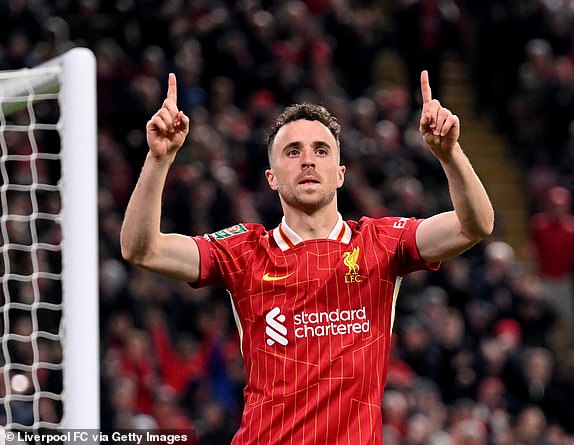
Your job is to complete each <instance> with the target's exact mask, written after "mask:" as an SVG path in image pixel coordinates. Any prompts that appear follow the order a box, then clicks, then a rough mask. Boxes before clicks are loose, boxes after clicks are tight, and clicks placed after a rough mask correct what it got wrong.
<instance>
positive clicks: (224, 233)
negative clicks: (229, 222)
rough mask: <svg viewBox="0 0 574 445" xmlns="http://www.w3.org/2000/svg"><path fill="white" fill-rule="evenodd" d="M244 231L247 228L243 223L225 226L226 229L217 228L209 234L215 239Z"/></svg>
mask: <svg viewBox="0 0 574 445" xmlns="http://www.w3.org/2000/svg"><path fill="white" fill-rule="evenodd" d="M245 232H247V228H246V227H245V226H244V225H243V224H236V225H234V226H231V227H227V228H226V229H223V230H218V231H217V232H214V233H212V234H211V236H213V237H214V238H215V239H224V238H229V237H230V236H234V235H238V234H240V233H245Z"/></svg>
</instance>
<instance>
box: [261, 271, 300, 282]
mask: <svg viewBox="0 0 574 445" xmlns="http://www.w3.org/2000/svg"><path fill="white" fill-rule="evenodd" d="M291 275H293V272H291V273H288V274H287V275H275V276H274V275H269V273H266V274H265V275H263V281H277V280H284V279H285V278H289V277H290V276H291Z"/></svg>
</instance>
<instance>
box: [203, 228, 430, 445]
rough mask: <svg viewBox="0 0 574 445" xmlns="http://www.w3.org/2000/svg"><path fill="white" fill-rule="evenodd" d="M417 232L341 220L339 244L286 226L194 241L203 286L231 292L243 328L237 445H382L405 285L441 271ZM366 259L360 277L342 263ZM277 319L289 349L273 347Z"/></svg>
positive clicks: (336, 232)
mask: <svg viewBox="0 0 574 445" xmlns="http://www.w3.org/2000/svg"><path fill="white" fill-rule="evenodd" d="M419 222H420V221H419V220H415V219H410V220H406V219H404V218H402V219H399V218H383V219H377V220H374V219H369V218H362V219H361V221H359V222H354V221H347V222H344V221H342V219H340V220H339V222H338V223H337V227H335V229H334V230H333V231H332V232H331V235H330V237H329V238H327V239H315V240H305V241H303V240H301V239H300V237H298V236H296V233H295V232H293V231H292V230H291V229H290V228H289V227H288V226H287V225H286V224H285V221H283V222H282V223H281V225H280V226H279V227H278V228H276V229H274V230H272V231H270V232H267V231H265V229H264V228H263V227H262V226H260V225H255V224H245V227H247V229H248V230H247V232H246V233H240V234H237V235H234V236H231V237H227V238H225V239H216V238H213V237H208V239H209V241H208V240H207V239H206V238H202V237H196V238H195V239H196V241H197V243H198V247H199V250H200V255H201V278H200V281H199V282H198V284H197V285H205V284H220V285H223V286H225V287H226V288H227V289H228V290H229V292H230V294H231V298H232V304H233V309H234V315H235V317H236V321H237V326H238V329H240V336H241V347H242V352H243V356H244V361H245V368H246V377H247V385H246V388H245V392H244V396H245V408H244V415H243V419H242V423H241V426H240V429H239V431H238V432H237V434H236V436H235V438H234V441H233V444H234V445H251V444H260V443H265V444H297V445H304V444H325V445H337V444H353V445H355V444H370V445H371V444H372V445H378V444H381V443H382V419H381V400H382V395H383V390H384V382H385V379H386V373H387V363H388V359H389V348H390V337H391V329H392V326H393V321H394V313H395V305H396V301H397V296H398V288H399V284H400V277H402V276H403V275H405V274H406V273H408V272H410V271H413V270H417V269H423V268H435V267H436V265H433V264H428V263H425V262H424V261H422V259H421V258H420V256H419V253H418V250H417V248H416V243H415V231H416V227H417V226H418V223H419ZM357 248H358V249H359V250H358V252H359V255H358V257H357V266H358V268H354V269H356V270H358V271H359V273H360V275H352V274H351V272H352V271H351V269H352V268H351V267H349V266H346V265H345V263H344V261H343V259H344V256H345V253H346V252H349V253H350V252H351V251H353V250H354V249H357ZM350 274H351V275H350ZM264 275H267V276H268V277H269V276H271V277H277V278H278V279H276V280H272V281H270V280H264V279H263V276H264ZM271 311H273V312H272V314H273V315H274V316H275V315H277V314H280V315H277V317H278V318H276V319H275V320H276V321H277V323H279V322H281V323H282V326H283V327H284V328H283V327H282V329H281V330H282V332H285V331H286V334H285V338H284V340H285V341H283V342H281V344H280V343H278V342H274V341H269V342H268V341H267V340H268V337H267V336H266V328H268V327H269V326H267V325H266V321H265V320H266V316H267V314H269V313H270V312H271ZM281 320H283V321H281ZM281 335H283V334H281ZM282 340H283V339H282Z"/></svg>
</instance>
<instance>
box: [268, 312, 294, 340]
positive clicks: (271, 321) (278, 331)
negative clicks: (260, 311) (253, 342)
mask: <svg viewBox="0 0 574 445" xmlns="http://www.w3.org/2000/svg"><path fill="white" fill-rule="evenodd" d="M265 322H266V323H267V326H266V327H265V333H266V334H267V337H268V338H267V344H268V345H269V346H273V345H274V344H275V343H276V342H277V343H279V344H280V345H283V346H286V345H287V343H289V341H288V340H287V337H285V336H286V335H287V328H286V327H285V325H284V324H283V323H285V315H283V314H282V313H281V309H280V308H278V307H274V308H273V309H271V310H270V311H269V312H268V313H267V315H266V316H265Z"/></svg>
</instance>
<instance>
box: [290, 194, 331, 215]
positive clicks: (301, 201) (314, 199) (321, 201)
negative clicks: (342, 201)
mask: <svg viewBox="0 0 574 445" xmlns="http://www.w3.org/2000/svg"><path fill="white" fill-rule="evenodd" d="M336 193H337V192H336V190H328V191H321V192H320V193H319V192H316V193H305V192H302V193H295V192H293V191H289V193H282V192H281V191H279V195H280V196H281V200H282V201H283V202H284V204H285V205H287V206H289V207H292V208H295V209H297V210H300V211H302V212H304V213H307V214H311V213H314V212H316V211H317V210H319V209H322V208H323V207H326V206H327V205H329V204H330V203H331V202H332V201H333V200H334V199H335V195H336Z"/></svg>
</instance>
